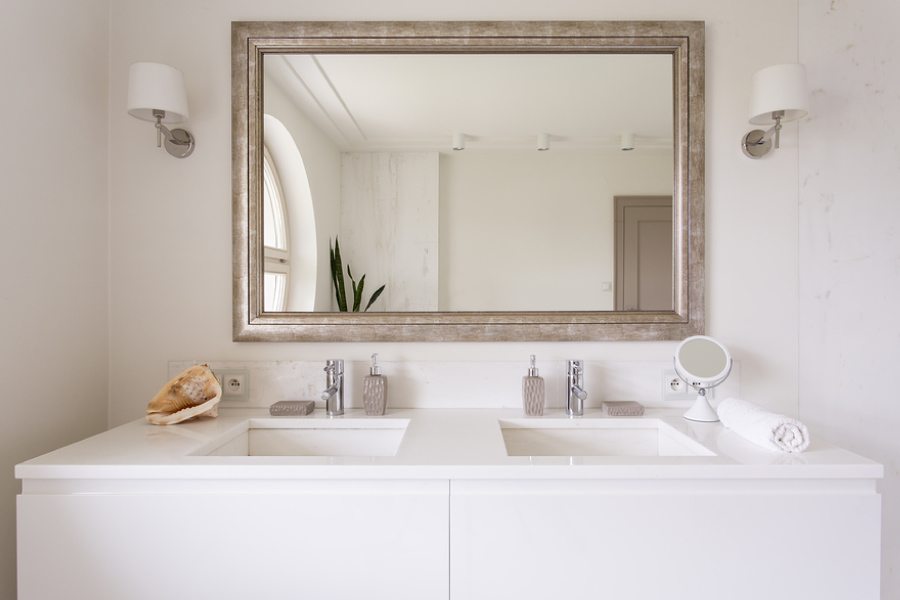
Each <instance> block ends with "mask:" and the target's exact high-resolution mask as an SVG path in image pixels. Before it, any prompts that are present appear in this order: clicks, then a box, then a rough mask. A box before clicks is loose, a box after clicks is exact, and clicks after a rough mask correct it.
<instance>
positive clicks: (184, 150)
mask: <svg viewBox="0 0 900 600" xmlns="http://www.w3.org/2000/svg"><path fill="white" fill-rule="evenodd" d="M128 114H129V115H131V116H132V117H136V118H138V119H141V120H143V121H156V147H157V148H159V147H160V146H161V145H162V139H163V136H165V140H166V150H167V151H168V152H169V154H171V155H172V156H176V157H178V158H185V157H187V156H190V154H191V152H193V151H194V136H192V135H191V134H190V133H188V132H187V131H185V130H184V129H172V130H169V129H168V128H167V127H166V126H165V125H163V123H181V122H182V121H186V120H187V119H188V105H187V91H186V90H185V87H184V74H183V73H182V72H181V71H179V70H178V69H176V68H174V67H170V66H169V65H163V64H160V63H152V62H136V63H132V65H131V68H129V70H128Z"/></svg>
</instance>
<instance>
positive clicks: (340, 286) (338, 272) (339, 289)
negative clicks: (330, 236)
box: [332, 237, 347, 312]
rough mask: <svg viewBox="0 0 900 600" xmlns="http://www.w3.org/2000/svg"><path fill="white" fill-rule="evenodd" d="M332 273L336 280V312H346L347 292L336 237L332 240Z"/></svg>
mask: <svg viewBox="0 0 900 600" xmlns="http://www.w3.org/2000/svg"><path fill="white" fill-rule="evenodd" d="M332 273H333V276H334V278H335V280H336V283H335V294H336V296H337V303H338V310H340V311H341V312H347V290H346V287H345V285H344V266H343V264H342V263H341V245H340V243H339V242H338V239H337V237H335V238H334V262H333V265H332Z"/></svg>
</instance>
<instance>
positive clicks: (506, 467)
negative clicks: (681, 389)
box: [16, 408, 882, 600]
mask: <svg viewBox="0 0 900 600" xmlns="http://www.w3.org/2000/svg"><path fill="white" fill-rule="evenodd" d="M680 412H681V411H672V410H671V409H661V408H649V409H647V411H646V413H645V415H644V416H643V417H638V418H635V417H607V416H604V415H603V414H602V413H601V411H600V410H599V409H591V408H586V409H585V414H584V416H583V417H578V418H571V417H567V416H566V415H565V411H564V410H562V409H551V410H549V411H547V412H546V413H545V415H544V416H542V417H529V418H525V417H523V415H522V411H521V410H516V409H440V408H433V409H430V408H429V409H406V410H404V409H389V410H388V411H387V413H386V414H385V415H384V416H381V417H367V416H365V414H364V412H363V411H362V410H360V409H349V410H347V411H346V413H345V414H344V415H343V416H339V417H328V416H326V415H325V411H324V410H322V409H319V410H316V411H314V412H313V413H312V414H311V415H309V416H306V417H270V416H269V415H268V414H267V411H266V409H264V408H259V409H228V408H225V409H222V410H221V412H220V416H219V417H218V418H216V419H201V420H198V421H192V422H187V423H182V424H179V425H171V426H167V427H160V426H155V425H151V424H149V423H147V422H146V421H144V420H143V419H142V420H138V421H134V422H131V423H128V424H125V425H123V426H120V427H118V428H115V429H112V430H110V431H108V432H105V433H103V434H100V435H98V436H95V437H93V438H89V439H87V440H84V441H82V442H79V443H77V444H74V445H72V446H69V447H66V448H63V449H60V450H57V451H55V452H52V453H50V454H47V455H44V456H42V457H39V458H36V459H34V460H31V461H28V462H26V463H23V464H21V465H19V466H18V467H17V469H16V476H17V477H19V478H20V479H22V485H23V493H22V495H21V496H20V497H19V502H18V527H19V544H20V545H19V589H20V592H19V598H20V600H29V599H43V598H51V597H66V598H91V599H92V600H96V599H105V598H110V599H113V598H116V599H119V598H124V597H127V598H132V599H143V598H147V599H150V598H160V597H166V598H198V597H207V598H237V597H244V596H246V595H248V594H252V595H253V596H254V597H265V598H296V597H304V598H355V597H366V598H410V599H417V600H421V599H427V598H443V599H446V598H452V599H461V598H467V599H468V598H547V597H565V598H597V597H601V596H604V597H617V598H635V599H640V598H647V599H650V598H663V597H665V598H722V597H727V598H735V599H740V598H747V599H751V598H753V599H756V598H760V597H768V596H769V595H771V594H772V593H773V590H776V591H777V594H778V595H779V596H785V597H815V598H819V599H828V598H834V599H838V598H848V597H853V598H871V599H873V600H874V599H875V598H877V597H878V590H879V558H878V557H879V545H880V541H879V539H880V538H879V536H880V512H881V506H880V496H879V494H878V493H877V491H876V487H875V486H876V481H877V480H878V479H879V478H880V477H881V476H882V467H881V465H878V464H876V463H874V462H871V461H869V460H867V459H864V458H862V457H860V456H857V455H855V454H852V453H850V452H848V451H845V450H842V449H840V448H836V447H834V446H830V445H828V444H826V443H824V442H821V441H817V440H815V439H814V440H813V443H812V445H811V447H810V448H809V450H807V451H806V452H804V453H802V454H779V453H773V452H770V451H767V450H763V449H760V448H758V447H756V446H754V445H752V444H750V443H749V442H747V441H745V440H743V439H742V438H740V437H739V436H737V435H736V434H735V433H733V432H732V431H730V430H728V429H726V428H724V427H723V426H722V425H721V424H720V423H699V422H692V421H687V420H685V419H683V418H682V417H681V415H680ZM47 565H53V567H52V568H53V571H54V576H53V577H48V576H47ZM136 582H139V583H136Z"/></svg>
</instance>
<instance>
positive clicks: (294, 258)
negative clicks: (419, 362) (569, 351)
mask: <svg viewBox="0 0 900 600" xmlns="http://www.w3.org/2000/svg"><path fill="white" fill-rule="evenodd" d="M232 79H233V85H232V92H233V97H232V101H233V119H232V134H233V189H234V201H233V210H234V216H233V240H234V297H233V304H234V323H233V326H234V339H235V340H236V341H589V340H674V339H682V338H684V337H687V336H690V335H695V334H700V333H703V328H704V297H703V291H704V28H703V23H702V22H236V23H233V24H232ZM285 198H287V199H285ZM293 198H300V200H298V201H295V200H293ZM623 207H624V208H623ZM629 215H636V216H635V217H633V218H631V217H629ZM629 218H631V220H630V221H629V220H628V219H629ZM617 238H623V239H624V242H622V240H621V239H617ZM279 239H280V240H282V241H278V240H279ZM648 241H649V242H652V243H648ZM620 242H622V243H620ZM338 243H339V248H340V255H341V269H340V273H341V279H343V280H344V284H345V294H344V295H345V296H346V297H348V299H349V300H350V301H349V302H347V303H346V308H347V309H349V310H350V312H342V311H341V310H339V309H340V308H343V307H342V306H341V304H340V303H339V301H338V297H339V296H340V293H339V289H340V287H339V286H338V281H337V279H336V278H334V276H333V273H334V263H335V261H334V250H335V249H336V247H337V244H338ZM635 252H637V253H638V254H637V256H638V258H634V253H635ZM641 252H643V254H640V253H641ZM642 256H644V257H651V258H652V257H656V258H655V261H656V262H655V263H653V264H654V265H655V266H652V268H651V267H648V266H645V265H647V264H650V263H649V262H647V261H649V260H650V258H646V259H645V258H642ZM660 256H662V259H661V260H662V262H660V258H659V257H660ZM348 267H349V268H350V269H352V271H350V272H348ZM363 275H365V277H366V279H365V281H364V282H363V281H362V277H363ZM351 277H352V281H351ZM629 282H630V283H629ZM357 285H361V286H362V287H363V292H362V293H361V294H359V296H360V298H359V300H361V302H357V304H358V305H359V306H358V308H359V312H354V311H353V305H354V303H353V301H352V300H353V293H352V288H353V287H356V286H357ZM380 286H384V289H383V290H382V292H381V293H380V294H378V295H377V296H376V295H375V294H374V292H375V291H376V290H377V289H378V288H379V287H380ZM629 286H630V287H629ZM623 290H628V291H625V292H623ZM651 292H652V293H653V299H649V298H650V294H651ZM373 296H376V297H375V298H374V300H373V299H372V297H373ZM370 301H371V307H370V308H369V310H367V311H365V310H363V309H364V308H366V305H367V304H368V303H369V302H370Z"/></svg>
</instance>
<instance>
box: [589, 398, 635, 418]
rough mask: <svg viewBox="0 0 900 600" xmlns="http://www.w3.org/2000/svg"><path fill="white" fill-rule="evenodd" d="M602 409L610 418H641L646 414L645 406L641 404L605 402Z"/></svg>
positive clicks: (630, 401)
mask: <svg viewBox="0 0 900 600" xmlns="http://www.w3.org/2000/svg"><path fill="white" fill-rule="evenodd" d="M600 407H601V408H602V409H603V413H604V414H605V415H607V416H610V417H640V416H641V415H643V414H644V406H643V405H642V404H641V403H639V402H634V401H633V400H628V401H627V402H603V403H602V404H601V405H600Z"/></svg>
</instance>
